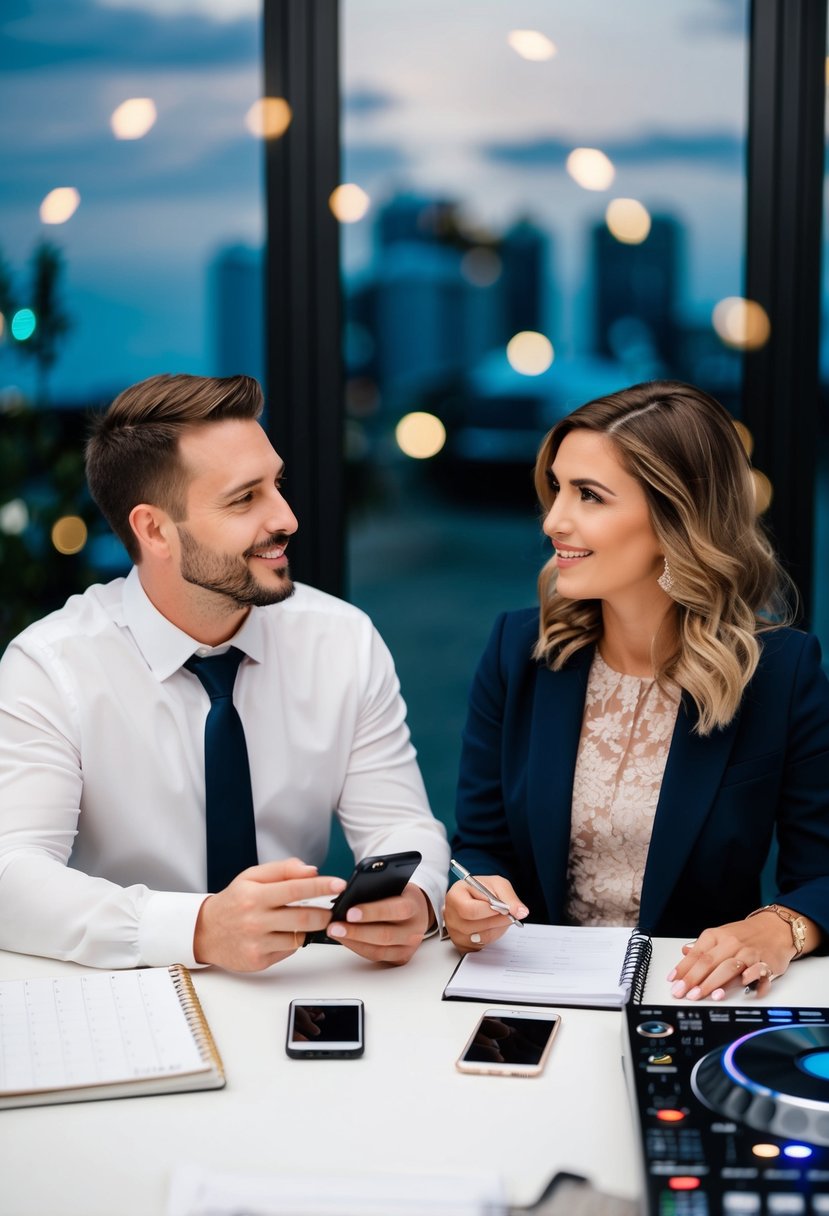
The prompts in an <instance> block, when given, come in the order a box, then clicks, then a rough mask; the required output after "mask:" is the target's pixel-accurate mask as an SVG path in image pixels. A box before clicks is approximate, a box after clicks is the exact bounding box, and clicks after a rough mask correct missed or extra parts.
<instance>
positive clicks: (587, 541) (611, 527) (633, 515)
mask: <svg viewBox="0 0 829 1216" xmlns="http://www.w3.org/2000/svg"><path fill="white" fill-rule="evenodd" d="M550 477H551V485H552V488H553V490H554V491H555V500H554V502H553V505H552V506H551V507H550V510H549V512H548V513H547V517H546V519H545V520H544V531H545V533H546V534H547V536H549V538H550V540H551V541H552V542H553V545H554V547H555V550H556V559H555V560H556V565H557V567H558V581H557V584H556V589H557V591H558V592H559V594H560V595H563V596H565V597H566V598H567V599H574V600H575V599H578V600H597V599H598V600H604V601H606V602H608V603H613V602H614V601H619V602H620V606H621V600H622V599H624V600H626V601H630V600H631V599H633V600H634V602H635V597H636V596H637V595H641V596H643V597H645V598H647V599H648V600H649V601H652V600H653V599H654V596H655V595H664V592H662V591H661V590H660V588H659V587H658V584H657V582H656V580H657V578H658V577H659V575H660V574H661V573H662V570H663V568H664V556H663V553H662V550H661V548H660V546H659V542H658V540H657V538H656V533H655V532H654V530H653V526H652V524H651V519H650V512H649V511H648V504H647V500H646V498H645V492H644V490H643V489H642V486H641V485H640V484H639V482H638V481H637V480H636V479H635V478H634V477H631V475H630V473H628V472H627V471H626V470H625V469H624V468H623V467H622V465H621V463H620V461H619V459H618V457H617V455H616V449H615V447H614V445H613V441H612V440H611V439H609V438H607V436H605V435H600V434H597V433H596V432H594V431H587V430H573V431H570V432H569V433H568V434H567V435H566V436H565V437H564V439H563V440H562V442H561V445H560V446H559V449H558V452H557V453H556V457H555V460H554V461H553V464H552V468H551V469H550Z"/></svg>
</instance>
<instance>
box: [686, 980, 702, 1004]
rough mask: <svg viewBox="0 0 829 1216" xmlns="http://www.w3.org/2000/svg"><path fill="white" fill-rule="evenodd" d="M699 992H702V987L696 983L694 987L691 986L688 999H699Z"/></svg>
mask: <svg viewBox="0 0 829 1216" xmlns="http://www.w3.org/2000/svg"><path fill="white" fill-rule="evenodd" d="M701 993H702V989H701V988H700V986H699V984H697V985H696V986H695V987H694V988H692V989H691V991H690V992H689V993H688V1000H689V1001H698V1000H699V998H700V995H701Z"/></svg>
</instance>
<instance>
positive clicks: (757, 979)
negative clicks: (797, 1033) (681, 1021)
mask: <svg viewBox="0 0 829 1216" xmlns="http://www.w3.org/2000/svg"><path fill="white" fill-rule="evenodd" d="M804 919H805V918H804ZM806 923H807V926H808V933H807V945H808V947H809V948H810V949H814V947H815V945H816V944H817V942H816V941H814V940H812V939H813V935H817V937H818V939H819V936H820V934H819V930H818V929H817V926H816V925H814V923H813V922H810V921H807V922H806ZM682 953H683V956H684V957H683V959H682V961H681V962H680V963H678V964H677V965H676V967H674V968H673V969H672V971H671V972H670V973H669V975H668V982H669V983H670V984H672V988H671V995H672V996H674V997H687V998H688V1000H691V1001H695V1000H699V999H700V998H701V997H707V996H710V997H711V998H712V1000H715V1001H721V1000H722V999H723V997H724V996H725V995H726V989H727V988H728V987H729V986H730V985H733V984H735V983H739V984H743V985H746V984H752V983H756V984H757V994H758V996H765V994H766V993H767V992H768V990H769V988H770V986H771V980H772V977H776V976H779V975H782V974H783V972H784V971H785V970H786V969H787V967H788V966H789V963H790V962H791V961H792V959H793V958H794V955H795V951H794V946H793V944H792V934H791V930H790V928H789V926H788V925H787V924H786V922H785V921H784V920H781V919H780V917H779V916H777V915H776V914H775V913H774V912H763V913H761V914H758V915H757V916H752V917H750V918H747V919H746V920H737V921H733V922H732V923H731V924H729V925H719V926H718V927H717V928H715V929H706V930H705V931H704V932H703V933H701V934H700V936H699V937H698V938H697V940H696V941H695V942H689V943H688V945H686V946H683V947H682Z"/></svg>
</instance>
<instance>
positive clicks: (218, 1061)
mask: <svg viewBox="0 0 829 1216" xmlns="http://www.w3.org/2000/svg"><path fill="white" fill-rule="evenodd" d="M170 975H171V977H172V980H173V986H174V988H175V990H176V993H177V995H178V999H179V1001H180V1003H181V1007H182V1009H183V1010H184V1016H185V1017H186V1018H187V1024H188V1026H189V1027H190V1029H191V1030H192V1032H193V1038H194V1039H195V1040H196V1042H197V1044H198V1047H199V1053H200V1055H201V1057H202V1059H203V1060H210V1061H211V1063H212V1064H213V1065H214V1067H215V1068H216V1070H217V1071H218V1073H219V1075H220V1076H221V1077H222V1078H224V1075H225V1070H224V1066H223V1065H222V1058H221V1056H220V1055H219V1052H218V1049H217V1047H216V1043H215V1041H214V1039H213V1035H212V1033H211V1031H210V1027H209V1026H208V1024H207V1019H206V1018H205V1016H204V1011H203V1009H202V1007H201V1001H200V1000H199V997H198V993H197V992H196V989H195V988H194V987H193V979H192V977H191V975H190V972H189V971H188V970H187V968H186V967H185V966H184V965H183V964H182V963H175V964H174V965H173V966H172V967H170Z"/></svg>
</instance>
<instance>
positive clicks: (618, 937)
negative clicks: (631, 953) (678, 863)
mask: <svg viewBox="0 0 829 1216" xmlns="http://www.w3.org/2000/svg"><path fill="white" fill-rule="evenodd" d="M629 937H630V929H629V928H624V927H619V926H616V925H609V926H599V927H590V928H582V927H570V926H567V925H533V924H531V925H523V926H521V927H519V926H518V925H512V926H510V928H509V929H508V930H507V932H506V933H505V934H504V935H503V937H500V938H499V939H498V941H496V942H493V943H492V944H491V945H489V946H487V948H486V950H480V951H478V952H477V953H474V954H467V955H466V956H465V957H464V959H463V963H462V965H461V967H460V968H459V971H458V972H457V973H456V975H455V977H453V980H457V985H458V986H462V987H463V989H464V991H469V990H473V989H474V990H476V991H480V992H485V993H486V994H487V996H488V997H490V998H491V999H494V998H495V996H496V994H499V995H502V996H504V997H506V998H507V999H515V993H516V992H520V993H521V994H522V995H523V996H524V999H526V1000H532V999H533V997H534V996H536V997H538V998H539V999H540V998H543V997H544V996H545V995H548V994H549V993H550V992H551V991H554V992H555V993H556V994H557V995H558V996H560V997H561V999H562V1000H565V999H567V998H570V999H575V998H577V997H583V998H586V997H591V996H599V995H609V994H614V993H617V992H620V991H621V989H620V986H619V974H620V971H621V967H622V962H623V960H624V957H625V948H626V946H627V943H628V939H629ZM455 986H456V985H455V983H454V982H450V984H449V985H448V987H447V991H449V992H451V991H452V989H453V988H454V987H455Z"/></svg>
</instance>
